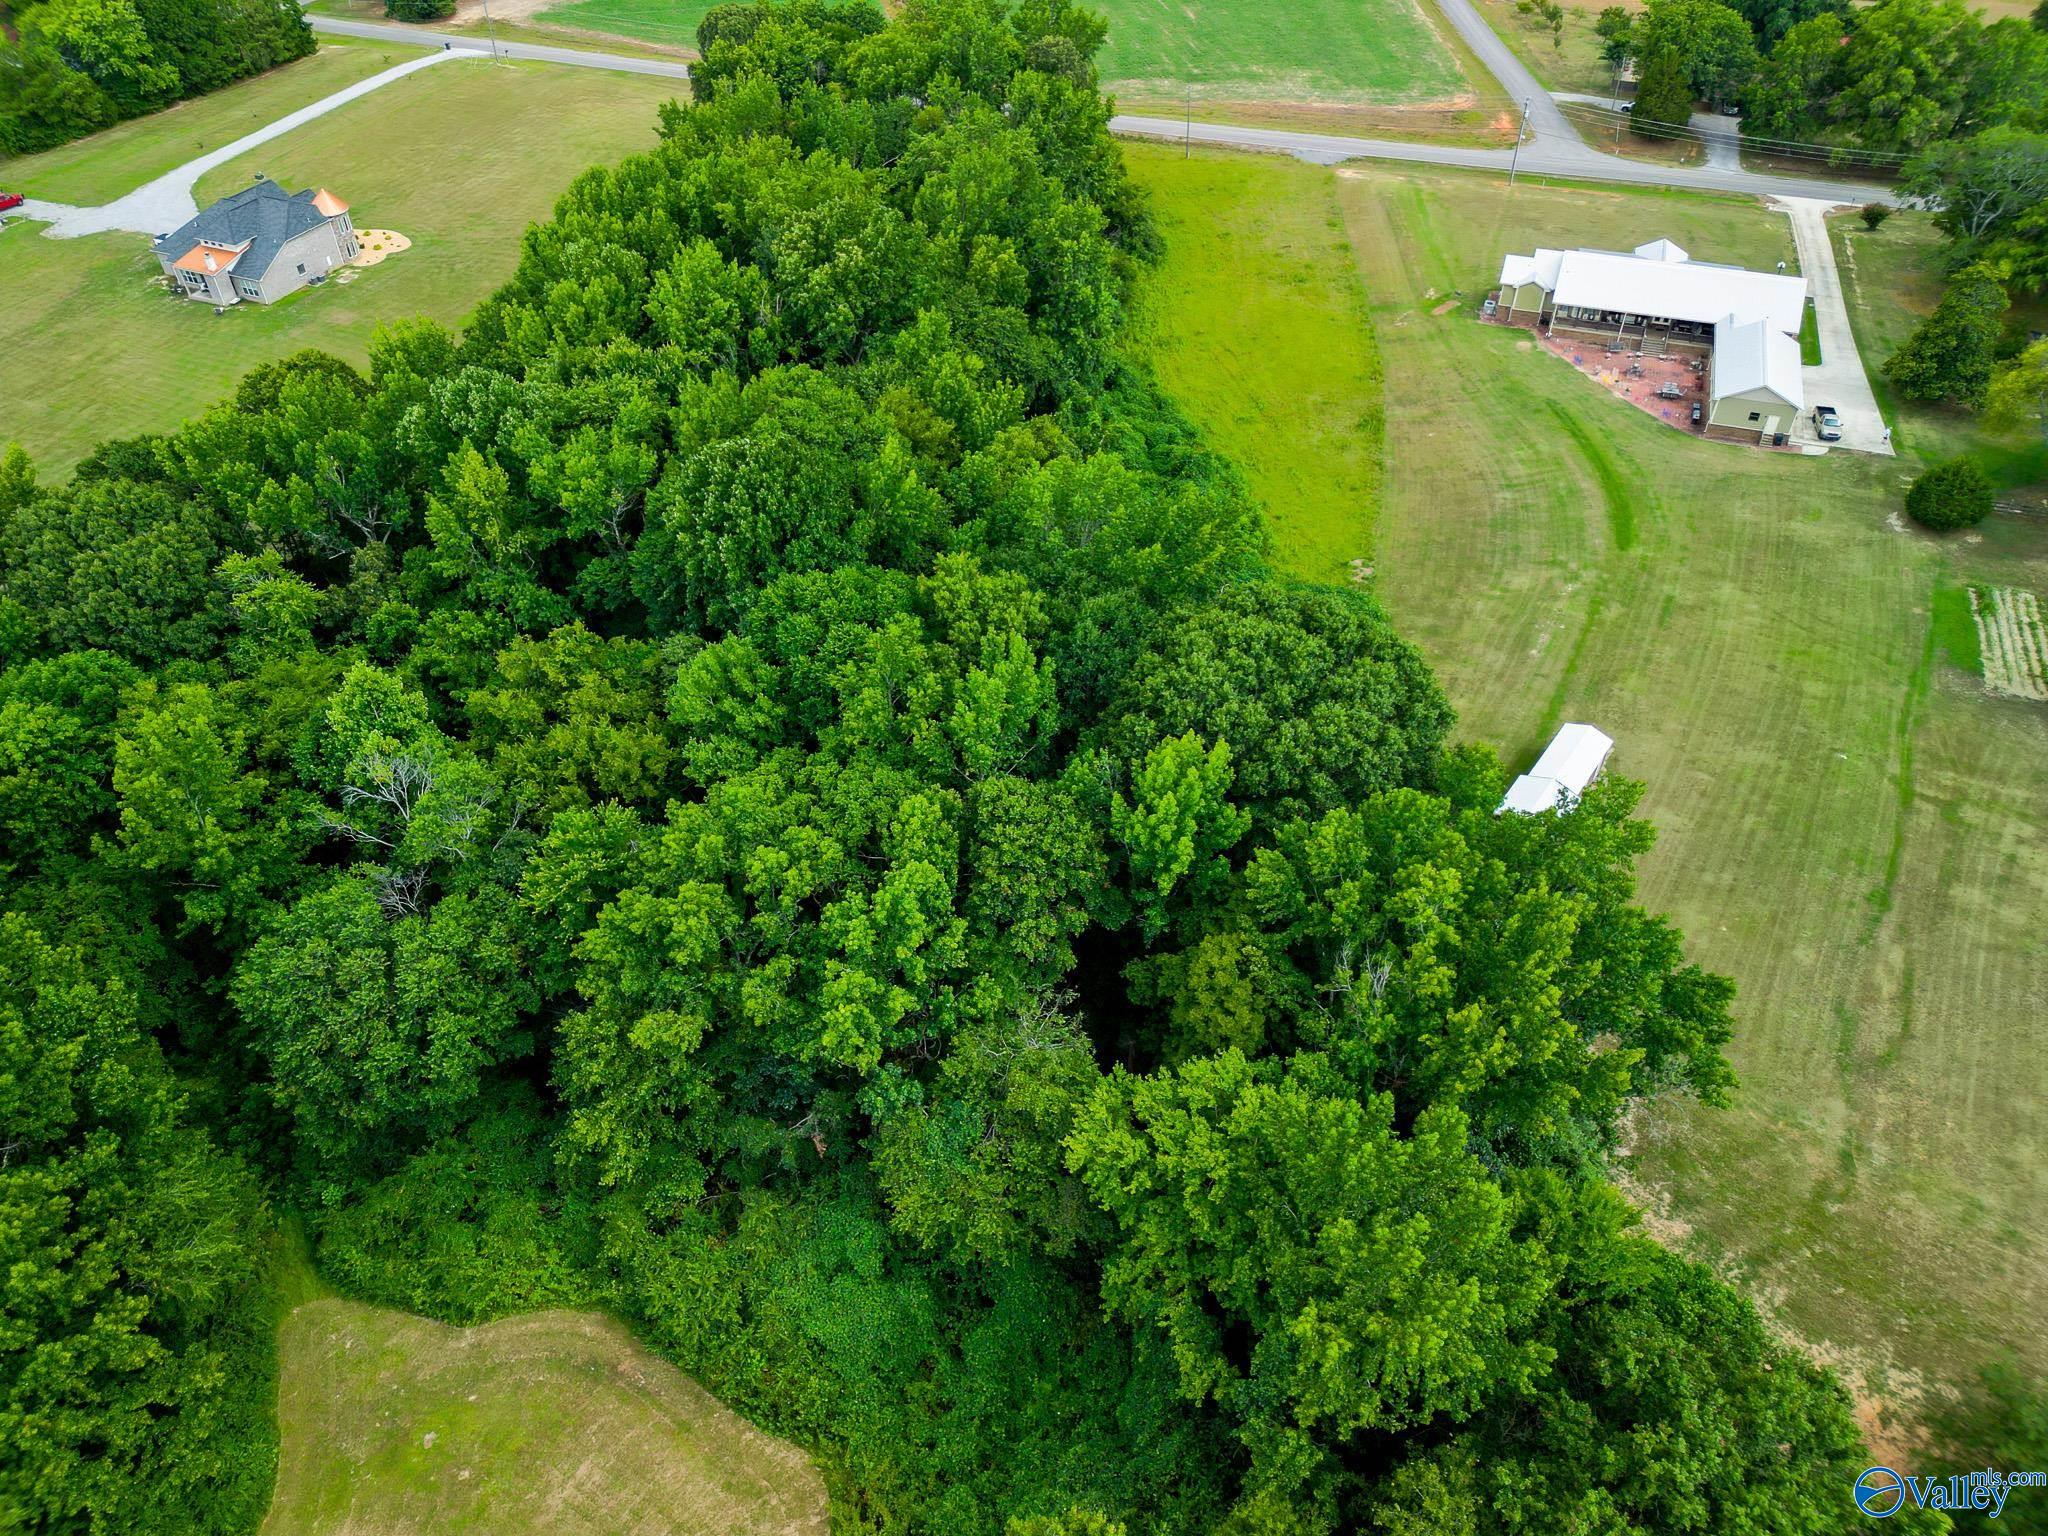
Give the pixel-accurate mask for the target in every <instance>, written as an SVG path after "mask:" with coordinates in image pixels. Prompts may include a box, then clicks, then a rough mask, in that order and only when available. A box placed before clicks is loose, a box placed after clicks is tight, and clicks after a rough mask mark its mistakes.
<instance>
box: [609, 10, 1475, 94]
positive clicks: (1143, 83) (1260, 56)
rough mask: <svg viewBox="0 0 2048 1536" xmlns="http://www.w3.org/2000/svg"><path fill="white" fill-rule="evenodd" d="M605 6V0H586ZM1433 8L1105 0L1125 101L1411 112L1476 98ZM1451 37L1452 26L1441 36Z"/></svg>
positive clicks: (1106, 62)
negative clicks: (1187, 94)
mask: <svg viewBox="0 0 2048 1536" xmlns="http://www.w3.org/2000/svg"><path fill="white" fill-rule="evenodd" d="M589 3H594V4H602V3H605V0H589ZM1428 4H1429V0H1278V3H1260V0H1098V3H1097V4H1096V5H1095V7H1094V8H1095V9H1096V10H1097V11H1099V12H1100V13H1101V14H1102V15H1104V16H1106V17H1107V18H1108V19H1109V41H1108V42H1107V43H1105V44H1104V45H1103V49H1102V52H1101V54H1100V55H1098V56H1097V58H1096V66H1097V68H1098V69H1099V71H1100V73H1101V75H1102V80H1103V83H1104V85H1105V86H1106V87H1107V88H1109V89H1110V90H1113V91H1115V92H1116V93H1117V94H1118V95H1119V96H1120V97H1142V96H1155V95H1165V96H1170V97H1172V98H1174V99H1179V98H1180V97H1181V95H1182V93H1183V90H1184V89H1185V88H1186V87H1188V86H1192V87H1193V91H1194V95H1195V98H1196V100H1198V101H1201V100H1235V101H1266V102H1287V103H1308V102H1315V103H1375V104H1383V105H1386V104H1406V103H1411V102H1427V101H1444V100H1448V99H1451V98H1456V97H1462V96H1466V95H1468V94H1469V92H1470V90H1471V86H1470V84H1469V82H1468V81H1467V80H1466V79H1465V76H1464V74H1463V73H1462V72H1461V71H1460V70H1459V68H1458V65H1457V63H1456V62H1455V60H1454V58H1453V56H1452V52H1451V48H1450V45H1449V44H1448V42H1447V41H1446V40H1445V37H1444V36H1443V35H1442V33H1440V31H1439V28H1440V27H1441V26H1442V23H1441V22H1440V20H1439V18H1438V17H1437V16H1436V14H1435V12H1434V10H1433V8H1432V9H1427V10H1426V9H1425V7H1426V6H1428ZM1444 31H1448V28H1444Z"/></svg>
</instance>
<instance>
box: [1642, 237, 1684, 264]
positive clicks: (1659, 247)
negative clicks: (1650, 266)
mask: <svg viewBox="0 0 2048 1536" xmlns="http://www.w3.org/2000/svg"><path fill="white" fill-rule="evenodd" d="M1635 254H1636V255H1638V256H1640V257H1642V258H1643V260H1645V261H1663V262H1669V263H1671V264H1672V265H1674V266H1675V265H1677V264H1678V263H1679V262H1681V261H1691V260H1692V255H1691V253H1690V252H1688V251H1687V250H1686V248H1685V247H1684V246H1682V245H1680V244H1678V243H1677V242H1676V241H1675V240H1652V241H1649V242H1648V243H1647V244H1644V245H1639V246H1637V247H1636V249H1635Z"/></svg>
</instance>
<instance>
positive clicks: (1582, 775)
mask: <svg viewBox="0 0 2048 1536" xmlns="http://www.w3.org/2000/svg"><path fill="white" fill-rule="evenodd" d="M1613 750H1614V738H1613V737H1611V736H1609V735H1607V733H1606V732H1604V731H1600V730H1596V729H1594V728H1593V727H1592V726H1590V725H1565V726H1560V727H1559V728H1558V732H1557V734H1556V735H1555V736H1553V737H1551V738H1550V745H1549V746H1547V747H1545V748H1544V749H1543V755H1542V756H1541V757H1539V758H1537V759H1536V766H1535V767H1534V768H1531V769H1530V770H1529V771H1528V772H1527V773H1525V774H1523V775H1522V776H1521V777H1520V778H1519V779H1517V780H1515V782H1514V783H1513V784H1511V785H1510V786H1508V792H1507V798H1505V799H1504V800H1502V801H1501V803H1500V809H1501V810H1502V811H1517V812H1520V813H1521V814H1522V815H1524V816H1534V815H1536V814H1538V813H1539V812H1542V811H1552V810H1556V809H1557V805H1558V796H1559V795H1560V794H1563V795H1565V796H1568V797H1569V798H1570V799H1572V800H1577V799H1578V798H1579V796H1580V795H1583V794H1584V793H1585V792H1586V786H1587V785H1588V784H1591V783H1592V782H1593V781H1594V780H1595V779H1597V778H1599V777H1600V770H1601V769H1602V768H1604V767H1606V766H1607V755H1608V753H1610V752H1612V751H1613ZM1494 814H1495V815H1499V814H1500V812H1499V811H1496V812H1495V813H1494Z"/></svg>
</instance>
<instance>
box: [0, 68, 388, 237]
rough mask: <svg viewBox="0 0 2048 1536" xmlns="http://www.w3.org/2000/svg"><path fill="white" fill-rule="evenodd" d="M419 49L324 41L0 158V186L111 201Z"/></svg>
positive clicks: (73, 199)
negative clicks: (159, 105)
mask: <svg viewBox="0 0 2048 1536" xmlns="http://www.w3.org/2000/svg"><path fill="white" fill-rule="evenodd" d="M417 54H418V50H417V49H413V48H400V47H383V46H380V45H377V44H374V43H363V44H360V45H356V44H337V43H327V42H323V43H322V44H321V45H320V47H319V49H318V50H317V51H316V52H313V53H311V54H308V55H307V56H306V57H305V58H303V59H295V60H293V61H292V62H291V63H289V64H286V65H284V66H282V67H281V68H278V69H273V70H271V71H270V72H269V73H268V74H264V75H257V76H256V77H255V78H253V79H249V80H240V81H237V82H236V83H235V84H233V85H230V86H227V87H224V88H223V89H221V90H218V91H215V92H213V93H212V94H211V95H207V96H199V97H195V98H194V99H193V100H191V101H181V102H179V103H178V104H177V105H176V106H172V107H166V108H165V109H164V110H163V111H161V112H157V113H153V114H151V115H150V116H148V117H138V118H135V119H133V120H132V121H130V122H125V123H120V124H117V125H116V126H114V127H112V128H109V129H107V130H106V131H105V132H103V133H96V134H93V135H92V136H91V137H89V138H84V139H78V140H75V141H74V142H72V143H70V144H64V145H60V146H58V147H57V148H56V149H51V150H45V151H44V152H43V153H42V154H39V155H24V156H21V157H19V158H17V159H11V160H10V159H4V158H0V188H5V189H6V190H7V191H9V192H22V193H26V194H27V195H28V196H30V197H40V198H47V199H49V200H50V201H51V202H56V203H79V204H97V203H110V202H112V201H113V200H114V199H115V198H117V197H120V196H121V195H122V194H123V193H126V192H133V191H134V190H135V189H136V188H137V187H139V186H141V185H142V184H143V183H144V182H145V181H149V180H151V179H152V178H154V177H157V176H161V175H163V174H164V172H166V171H170V170H175V169H176V168H177V167H178V166H181V165H183V164H184V163H185V162H186V161H187V160H195V159H197V158H198V157H199V156H201V155H203V154H205V153H207V152H208V151H209V150H215V149H219V148H220V147H221V145H223V144H226V143H229V142H231V141H232V140H234V139H238V138H240V137H241V136H242V135H243V134H245V133H251V132H253V131H255V130H256V129H258V128H261V127H262V126H263V125H264V124H265V123H273V122H276V121H277V119H279V118H280V117H283V116H284V115H285V114H286V113H287V112H294V111H297V110H298V109H299V108H300V107H303V106H305V105H307V104H308V103H309V102H315V101H318V100H319V99H320V98H321V97H323V96H332V95H333V94H334V93H335V92H336V91H339V90H344V89H346V88H347V87H349V86H351V85H354V84H355V83H356V82H357V81H358V80H362V79H365V78H367V77H368V76H370V75H374V74H376V73H377V72H378V71H379V70H382V69H389V68H390V67H391V66H392V65H394V64H403V63H404V62H405V61H406V60H407V59H410V58H414V57H416V56H417Z"/></svg>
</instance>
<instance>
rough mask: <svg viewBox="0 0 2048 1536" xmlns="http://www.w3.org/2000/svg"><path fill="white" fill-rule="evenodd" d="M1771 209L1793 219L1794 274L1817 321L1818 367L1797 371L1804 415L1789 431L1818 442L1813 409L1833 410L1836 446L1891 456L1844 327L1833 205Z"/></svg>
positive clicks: (1794, 200)
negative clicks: (1838, 428) (1831, 225)
mask: <svg viewBox="0 0 2048 1536" xmlns="http://www.w3.org/2000/svg"><path fill="white" fill-rule="evenodd" d="M1771 204H1772V206H1773V207H1776V208H1778V209H1780V210H1781V211H1783V212H1784V213H1786V214H1787V215H1789V216H1790V217H1791V220H1792V240H1793V243H1794V244H1796V245H1797V246H1798V247H1799V270H1800V273H1801V274H1802V275H1803V276H1804V277H1805V278H1806V291H1807V294H1808V295H1809V296H1810V297H1811V298H1812V300H1813V312H1814V318H1815V319H1817V320H1818V321H1819V322H1820V325H1819V330H1820V366H1819V367H1817V368H1802V369H1800V370H1799V375H1800V387H1801V388H1802V389H1803V390H1804V392H1805V394H1806V414H1805V415H1804V416H1802V417H1800V418H1799V421H1798V423H1797V425H1796V426H1795V428H1794V430H1793V437H1794V439H1795V440H1797V441H1799V442H1802V443H1817V442H1819V441H1820V439H1819V437H1818V436H1817V435H1816V434H1815V432H1814V429H1813V408H1814V407H1815V406H1817V405H1832V406H1833V407H1834V408H1835V409H1836V410H1837V411H1839V412H1840V413H1841V417H1842V441H1841V443H1840V445H1839V446H1841V447H1843V448H1854V449H1857V450H1858V451H1859V452H1862V453H1879V454H1883V455H1885V456H1886V457H1890V456H1891V451H1892V440H1891V434H1890V433H1889V432H1887V431H1886V430H1885V425H1884V415H1883V413H1882V412H1880V411H1879V410H1878V408H1877V397H1876V396H1875V395H1874V394H1872V393H1871V390H1870V377H1869V375H1868V374H1866V373H1865V372H1864V371H1863V359H1862V357H1861V355H1860V354H1858V352H1857V350H1856V333H1855V332H1854V331H1852V330H1851V329H1850V328H1849V306H1848V305H1847V304H1845V303H1844V302H1843V301H1842V278H1841V274H1840V273H1839V272H1837V271H1836V270H1835V247H1834V242H1833V241H1831V240H1829V239H1828V226H1827V211H1828V209H1829V208H1830V207H1831V206H1833V204H1832V203H1829V202H1824V201H1821V200H1818V199H1815V198H1806V197H1774V198H1772V199H1771Z"/></svg>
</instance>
